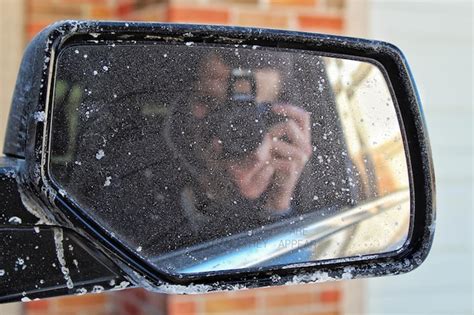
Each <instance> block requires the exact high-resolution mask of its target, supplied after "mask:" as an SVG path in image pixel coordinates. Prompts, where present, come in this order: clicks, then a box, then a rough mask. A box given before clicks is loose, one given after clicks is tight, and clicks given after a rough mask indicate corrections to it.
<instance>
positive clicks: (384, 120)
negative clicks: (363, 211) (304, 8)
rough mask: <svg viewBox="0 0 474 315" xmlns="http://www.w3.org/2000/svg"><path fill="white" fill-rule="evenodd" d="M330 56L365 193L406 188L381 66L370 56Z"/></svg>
mask: <svg viewBox="0 0 474 315" xmlns="http://www.w3.org/2000/svg"><path fill="white" fill-rule="evenodd" d="M326 62H327V66H328V73H329V79H330V81H331V85H332V86H333V91H334V93H335V97H336V100H337V106H338V111H339V113H340V116H341V121H342V125H343V128H344V134H345V137H346V141H347V146H348V150H349V152H350V155H351V157H352V159H353V162H354V164H355V165H356V167H357V169H358V171H359V174H360V178H361V181H362V183H363V192H364V194H365V196H366V197H370V196H383V195H386V194H388V193H390V192H393V191H396V190H398V189H404V188H407V186H408V178H407V169H406V160H405V153H404V148H403V142H402V138H401V133H400V128H399V125H398V121H397V117H396V114H395V110H394V106H393V101H392V99H391V95H390V92H389V90H388V87H387V85H386V82H385V79H384V77H383V75H382V74H381V72H380V70H379V69H378V68H376V67H375V66H374V65H372V64H370V63H366V62H359V61H352V60H344V59H336V58H327V60H326ZM371 96H372V98H371ZM364 97H365V100H364ZM372 99H373V100H372ZM381 100H383V101H384V103H383V104H380V101H381ZM371 102H373V103H372V104H370V103H371ZM385 105H387V106H385ZM371 106H372V108H371ZM390 120H391V121H390ZM379 127H381V128H379Z"/></svg>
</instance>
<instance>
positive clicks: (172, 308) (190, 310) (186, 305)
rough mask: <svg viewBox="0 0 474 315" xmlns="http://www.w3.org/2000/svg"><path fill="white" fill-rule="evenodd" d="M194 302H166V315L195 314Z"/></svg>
mask: <svg viewBox="0 0 474 315" xmlns="http://www.w3.org/2000/svg"><path fill="white" fill-rule="evenodd" d="M196 308H197V307H196V302H194V301H188V302H172V303H169V304H168V315H194V314H196Z"/></svg>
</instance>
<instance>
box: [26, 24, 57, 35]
mask: <svg viewBox="0 0 474 315" xmlns="http://www.w3.org/2000/svg"><path fill="white" fill-rule="evenodd" d="M52 22H53V21H52V20H51V21H43V22H35V23H29V24H28V25H27V27H26V33H27V36H28V39H32V38H33V37H35V35H36V34H38V33H39V32H40V31H41V30H42V29H43V28H45V27H46V26H48V25H49V24H50V23H52Z"/></svg>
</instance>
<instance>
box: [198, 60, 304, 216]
mask: <svg viewBox="0 0 474 315" xmlns="http://www.w3.org/2000/svg"><path fill="white" fill-rule="evenodd" d="M201 68H202V71H201V75H200V78H199V80H198V86H197V90H198V91H199V93H200V96H201V98H199V99H200V100H202V101H198V102H195V103H194V104H191V110H192V114H193V116H194V117H195V118H197V119H204V118H206V117H207V115H208V114H209V113H210V112H211V111H214V110H216V109H217V110H218V108H217V107H219V106H224V104H225V102H226V101H227V100H226V98H227V97H228V94H227V93H228V83H229V77H230V71H231V68H230V67H229V66H228V65H226V63H225V62H224V61H223V59H222V58H221V57H219V56H217V55H211V56H209V57H208V58H206V59H205V60H204V62H203V64H202V66H201ZM251 70H252V72H254V73H255V78H256V83H257V91H256V92H257V95H256V101H257V103H259V102H269V103H271V104H273V105H272V108H271V110H272V111H273V113H274V114H276V115H278V116H281V117H282V118H283V119H281V121H280V122H278V123H275V124H274V125H272V126H270V128H269V129H268V130H267V131H266V133H265V134H264V136H263V140H262V141H261V143H260V145H259V146H258V147H257V148H256V149H255V150H254V151H253V152H250V153H249V154H247V155H246V156H244V157H243V158H239V159H219V158H216V157H218V156H219V155H220V154H221V153H222V142H221V141H220V139H219V135H214V136H213V138H212V140H211V141H210V143H209V144H206V145H205V146H206V147H205V148H203V149H202V153H203V154H202V158H203V160H204V161H205V162H206V164H207V168H208V170H214V171H215V170H221V172H220V173H222V174H226V176H227V177H228V179H230V181H231V182H232V183H233V184H234V185H235V187H237V189H238V191H239V193H240V194H241V195H242V196H244V197H245V198H247V199H250V200H255V199H257V198H259V197H260V196H261V195H262V194H263V193H264V192H267V194H266V201H265V207H266V208H267V209H269V210H273V211H275V212H283V211H286V210H288V209H290V208H291V200H292V196H293V193H294V189H295V187H296V185H297V183H298V180H299V178H300V175H301V172H302V171H303V168H304V166H305V165H306V163H307V162H308V160H309V158H310V156H311V153H312V145H311V123H310V114H309V113H308V112H307V111H305V110H303V109H302V108H300V107H298V106H297V105H296V104H281V103H278V94H279V92H280V88H281V85H282V82H281V76H280V73H279V71H278V70H277V69H273V68H270V67H268V68H262V69H251ZM237 88H243V89H245V86H242V87H239V86H237ZM206 100H208V101H206ZM211 100H213V101H211ZM203 176H206V174H204V175H203Z"/></svg>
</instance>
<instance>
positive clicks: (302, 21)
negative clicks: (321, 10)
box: [298, 15, 344, 31]
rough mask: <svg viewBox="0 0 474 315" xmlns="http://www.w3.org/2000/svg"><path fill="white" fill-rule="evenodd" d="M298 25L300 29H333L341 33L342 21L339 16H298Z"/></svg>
mask: <svg viewBox="0 0 474 315" xmlns="http://www.w3.org/2000/svg"><path fill="white" fill-rule="evenodd" d="M298 23H299V26H300V28H302V29H313V30H314V29H333V30H337V31H341V30H342V29H343V28H344V20H343V18H342V17H339V16H325V15H300V16H299V17H298Z"/></svg>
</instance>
